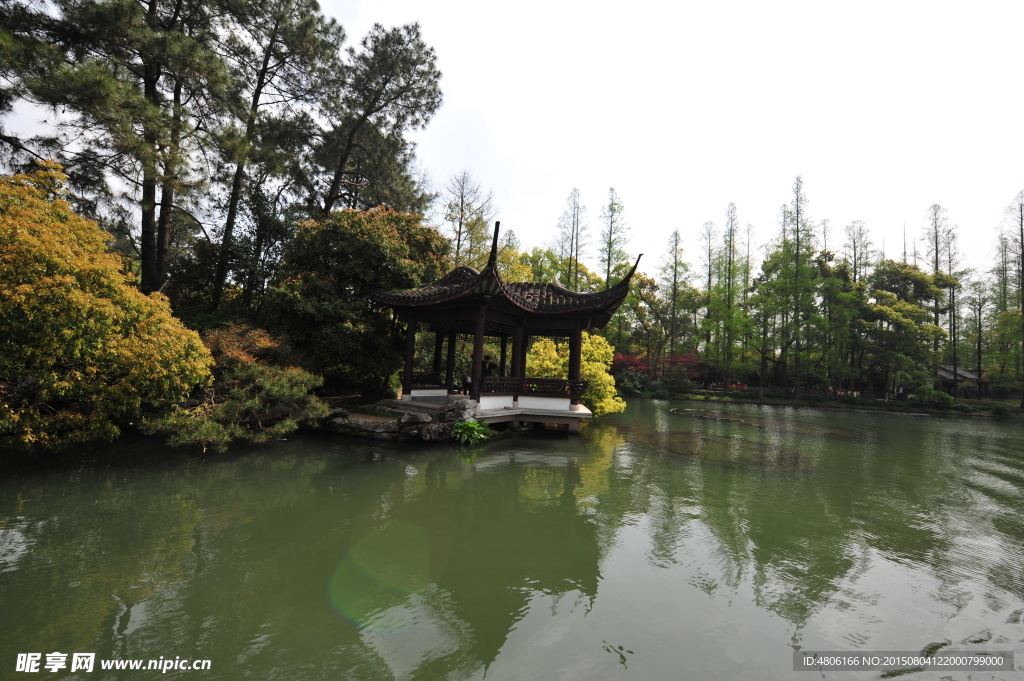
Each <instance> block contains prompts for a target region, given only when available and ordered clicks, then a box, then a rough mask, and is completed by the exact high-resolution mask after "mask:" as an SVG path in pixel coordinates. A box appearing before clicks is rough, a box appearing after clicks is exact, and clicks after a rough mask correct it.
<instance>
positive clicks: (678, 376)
mask: <svg viewBox="0 0 1024 681" xmlns="http://www.w3.org/2000/svg"><path fill="white" fill-rule="evenodd" d="M661 387H662V389H663V390H665V392H668V393H670V394H673V395H680V394H683V393H688V392H692V391H694V390H696V389H697V384H696V383H694V382H693V380H691V379H690V376H689V373H688V370H687V368H686V367H685V366H683V365H681V364H679V365H675V366H670V367H669V368H667V369H665V372H664V373H663V374H662V376H661Z"/></svg>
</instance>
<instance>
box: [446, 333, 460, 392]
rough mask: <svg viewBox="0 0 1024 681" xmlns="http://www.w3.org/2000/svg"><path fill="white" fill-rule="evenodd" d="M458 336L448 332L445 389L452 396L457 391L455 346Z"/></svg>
mask: <svg viewBox="0 0 1024 681" xmlns="http://www.w3.org/2000/svg"><path fill="white" fill-rule="evenodd" d="M456 340H457V339H456V334H455V332H454V331H449V332H448V362H447V363H446V366H445V373H444V387H445V388H446V389H447V390H448V394H449V395H451V394H452V390H454V389H455V345H456Z"/></svg>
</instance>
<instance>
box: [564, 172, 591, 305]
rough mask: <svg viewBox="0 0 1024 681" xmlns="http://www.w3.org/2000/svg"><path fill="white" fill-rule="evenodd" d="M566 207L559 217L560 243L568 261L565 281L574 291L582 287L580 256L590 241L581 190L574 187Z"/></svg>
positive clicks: (585, 208)
mask: <svg viewBox="0 0 1024 681" xmlns="http://www.w3.org/2000/svg"><path fill="white" fill-rule="evenodd" d="M566 204H567V205H566V208H565V211H564V212H563V213H562V215H561V216H560V217H559V218H558V244H559V252H560V255H561V257H562V258H563V259H564V260H565V262H566V270H565V280H566V281H565V283H566V284H568V286H569V288H571V289H572V290H573V291H579V290H580V288H579V286H580V266H581V265H580V258H581V257H582V256H583V254H584V253H585V250H584V249H585V248H586V247H587V244H588V242H589V241H590V239H589V237H588V236H587V230H588V229H589V225H588V224H587V207H586V206H584V205H582V204H580V190H579V189H577V188H576V187H573V189H572V191H571V192H570V193H569V198H568V199H567V200H566Z"/></svg>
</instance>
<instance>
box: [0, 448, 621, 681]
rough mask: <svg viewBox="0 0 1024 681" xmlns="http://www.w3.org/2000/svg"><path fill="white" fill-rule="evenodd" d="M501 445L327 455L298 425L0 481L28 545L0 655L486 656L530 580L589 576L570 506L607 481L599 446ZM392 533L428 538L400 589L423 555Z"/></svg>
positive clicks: (421, 670) (309, 660) (459, 659)
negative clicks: (267, 445)
mask: <svg viewBox="0 0 1024 681" xmlns="http://www.w3.org/2000/svg"><path fill="white" fill-rule="evenodd" d="M318 446H325V445H324V444H323V443H320V445H318ZM282 450H283V451H282ZM511 454H512V455H511V456H509V455H508V453H506V454H496V455H488V456H486V457H484V458H482V459H480V460H477V461H476V462H473V463H465V462H462V461H460V460H459V459H458V458H457V457H456V456H454V455H452V454H450V453H448V452H444V451H438V450H429V451H425V452H422V453H419V454H417V453H416V452H406V453H403V454H400V455H398V454H387V453H386V452H384V455H383V456H382V450H381V449H379V448H376V447H372V446H362V445H354V446H350V447H345V448H344V451H343V452H339V453H338V454H337V455H334V456H326V457H325V456H321V455H307V454H304V453H303V452H302V447H301V443H299V442H296V444H295V445H294V446H291V447H289V446H287V445H282V446H281V448H280V449H275V451H274V453H273V454H269V453H265V452H256V453H253V454H252V455H249V456H237V455H236V456H235V457H234V458H224V459H222V460H220V461H214V462H206V463H199V462H196V461H192V460H188V459H182V460H180V461H177V462H175V463H171V464H168V465H166V466H164V467H163V468H162V469H156V470H154V469H152V468H145V467H132V466H124V465H115V466H111V467H110V468H108V469H106V470H102V471H95V470H94V472H92V473H89V472H86V471H84V470H83V471H76V472H75V473H74V475H73V477H69V476H68V474H67V471H65V472H63V473H59V474H46V473H37V474H35V476H34V477H33V478H32V479H31V481H30V482H29V484H12V483H11V482H10V481H8V482H7V483H5V484H3V485H0V519H4V520H3V522H4V523H6V525H5V529H7V530H14V529H17V531H18V533H19V536H21V537H24V548H23V549H21V553H20V554H19V555H18V556H16V557H13V558H11V561H10V562H7V563H4V564H3V565H4V566H6V567H7V570H6V571H3V572H0V610H2V611H3V612H4V624H3V625H2V627H0V628H2V629H3V633H4V634H5V636H4V637H3V642H2V643H0V647H2V649H3V650H2V651H0V657H3V658H13V657H14V655H15V654H16V653H17V652H25V651H33V650H35V651H40V652H51V651H54V650H60V651H62V652H64V651H67V652H73V651H86V652H97V653H99V655H100V657H138V658H156V657H159V656H161V655H162V656H167V655H168V654H169V655H171V656H174V655H181V656H182V657H201V658H210V659H212V660H214V664H213V674H214V676H213V678H218V677H219V678H235V677H237V676H238V674H239V673H241V671H242V670H248V671H249V672H250V673H251V672H252V670H258V669H263V670H271V669H273V670H274V672H275V673H276V674H279V675H281V676H287V677H289V678H299V677H300V676H303V675H304V674H306V673H307V672H309V671H310V670H319V671H322V672H323V673H330V672H332V671H333V672H334V673H336V674H337V675H339V676H345V675H348V676H352V677H353V678H393V677H399V676H401V677H409V678H437V677H443V676H447V675H448V674H450V673H456V672H457V673H459V674H466V673H470V672H472V671H474V670H477V669H479V668H481V667H486V666H487V665H489V664H490V663H492V662H493V661H494V659H495V658H496V657H497V655H498V652H499V651H500V650H501V648H502V646H503V645H504V643H505V640H506V637H507V636H508V634H509V632H510V631H511V630H512V629H513V628H514V626H515V624H516V622H518V621H519V620H520V619H521V618H522V617H523V616H524V615H525V614H526V612H528V611H529V609H530V607H531V601H532V600H533V599H535V598H536V597H537V596H538V595H544V594H548V595H562V594H570V595H572V596H573V598H574V599H575V600H577V601H582V602H583V606H582V607H586V606H585V604H586V603H587V602H589V601H592V599H593V598H594V597H595V596H596V593H597V583H598V577H599V574H598V559H599V549H598V541H597V528H596V524H595V522H594V521H593V519H592V518H590V517H588V515H587V513H586V512H581V508H582V504H584V503H593V501H594V499H596V498H597V495H599V494H600V493H601V492H602V491H603V488H602V487H601V479H602V476H601V473H600V472H599V471H595V466H594V463H593V462H591V461H589V460H584V461H583V462H582V463H580V462H578V461H577V460H576V459H575V458H573V457H570V458H566V457H564V456H560V455H556V456H551V457H537V458H535V459H534V460H528V458H524V457H522V456H520V457H516V456H515V452H511ZM583 459H587V457H585V456H584V457H583ZM610 463H611V457H610V455H609V456H607V457H606V458H605V460H604V462H603V465H606V466H607V465H610ZM606 478H607V476H604V479H605V480H606ZM581 500H583V501H581ZM584 510H585V509H584ZM394 528H399V530H398V531H397V534H392V535H388V534H387V533H388V532H395V530H394ZM403 528H404V529H403ZM381 533H384V534H381ZM403 533H404V534H403ZM403 537H405V538H408V537H421V538H422V545H423V546H424V547H426V548H425V552H426V555H427V559H426V561H425V562H424V567H423V571H424V572H425V573H426V574H424V575H423V578H424V580H425V581H424V582H423V584H421V585H419V586H417V587H416V588H415V590H412V588H411V587H410V592H408V593H406V592H404V591H403V588H404V587H403V585H409V584H413V585H416V584H418V582H416V580H415V579H413V577H415V575H410V574H398V575H397V576H396V575H395V574H392V573H393V572H394V568H395V566H398V568H399V569H400V570H401V569H406V572H409V571H414V570H415V569H417V568H415V565H416V561H410V560H408V553H409V544H408V543H406V544H404V545H394V544H393V543H389V541H387V540H390V539H392V538H397V539H401V538H403ZM374 538H376V539H374ZM381 539H383V541H381ZM360 552H361V553H360ZM355 554H358V555H357V557H358V558H359V560H360V561H361V563H360V564H359V565H356V566H355V568H354V570H355V571H350V572H352V574H355V572H358V571H362V572H363V573H366V575H367V576H368V577H367V578H368V583H369V584H370V586H371V588H369V589H362V590H361V591H360V593H359V594H357V595H356V597H355V598H349V597H348V596H346V595H345V594H341V595H340V596H339V594H336V593H330V592H329V588H328V587H329V584H331V583H332V579H336V576H337V575H338V574H339V571H340V572H341V573H343V574H342V580H341V582H339V583H340V584H341V588H342V590H343V589H344V587H345V581H344V580H345V578H346V574H348V573H344V569H343V568H344V565H345V561H346V560H349V559H350V557H351V556H352V555H355ZM12 555H13V554H12ZM350 562H351V561H350ZM403 565H404V566H405V568H402V566H403ZM410 566H412V567H410ZM389 570H391V572H392V573H389ZM410 579H411V580H412V581H408V580H410ZM403 580H406V581H404V582H403ZM336 596H337V598H335V597H336ZM332 599H334V600H335V601H336V602H334V603H332V602H331V601H332ZM346 599H348V601H346ZM349 601H351V602H349ZM15 623H16V624H15ZM424 627H425V628H424ZM424 631H425V632H426V633H427V634H428V635H427V636H426V638H423V637H421V636H420V634H422V633H423V632H424ZM410 632H415V635H414V636H409V635H408V634H409V633H410ZM416 638H420V639H422V640H421V641H420V643H418V644H413V643H411V641H412V640H413V639H416ZM423 640H426V641H432V642H433V644H432V645H430V646H429V649H424V648H423V647H422V646H423ZM410 646H411V647H410ZM417 646H419V647H417Z"/></svg>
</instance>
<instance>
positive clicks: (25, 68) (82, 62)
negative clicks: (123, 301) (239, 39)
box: [4, 0, 227, 291]
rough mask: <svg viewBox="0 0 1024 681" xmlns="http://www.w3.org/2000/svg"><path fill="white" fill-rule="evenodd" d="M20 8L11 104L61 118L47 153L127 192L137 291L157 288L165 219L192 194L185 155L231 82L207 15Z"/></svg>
mask: <svg viewBox="0 0 1024 681" xmlns="http://www.w3.org/2000/svg"><path fill="white" fill-rule="evenodd" d="M18 5H19V8H20V11H18V12H15V14H16V15H17V17H18V19H19V20H18V21H17V24H16V25H15V26H13V29H14V31H13V33H15V34H16V37H15V39H14V40H12V41H11V43H10V44H12V45H13V47H14V49H12V50H11V52H10V53H9V54H8V55H7V58H5V59H4V61H5V65H6V66H8V67H11V65H12V64H17V66H16V67H11V70H12V71H13V73H14V74H16V77H17V79H18V82H19V90H18V94H19V95H20V96H23V97H25V98H26V99H28V100H29V101H32V102H34V103H37V104H39V105H42V106H46V107H51V108H53V109H60V110H61V111H62V112H63V116H64V118H63V120H62V122H61V123H60V125H59V129H60V131H61V132H62V133H64V134H63V135H62V136H58V137H57V138H53V139H51V141H50V142H49V143H48V146H49V147H51V148H53V147H58V148H59V147H64V148H65V151H64V155H65V156H68V157H70V158H71V159H72V161H73V162H74V161H78V160H84V161H86V162H87V163H88V164H91V166H92V168H93V172H94V177H93V179H92V180H91V182H92V184H93V185H95V186H97V187H98V186H100V185H106V181H105V178H104V175H105V174H106V173H110V174H112V175H113V176H114V177H116V178H117V179H118V180H119V181H120V182H121V183H122V184H124V185H125V186H126V187H127V188H128V194H129V196H130V197H131V198H132V200H133V201H135V205H136V206H137V208H138V210H139V212H140V217H141V220H140V233H139V242H138V244H137V248H138V257H139V259H140V263H141V279H142V289H143V290H144V291H153V290H156V289H157V288H158V287H159V286H160V285H161V283H162V277H163V272H162V271H161V267H162V263H165V262H166V250H167V248H168V245H167V233H168V232H167V229H168V224H169V220H170V211H171V210H172V209H173V208H175V207H176V206H177V205H178V204H177V198H176V197H177V195H178V194H180V192H181V190H182V189H183V188H184V187H186V186H187V185H188V181H187V178H188V175H189V170H190V165H191V164H190V162H189V159H188V157H189V151H188V149H187V146H186V145H188V144H190V143H192V142H194V141H196V140H197V139H199V138H200V137H202V136H203V135H204V134H206V133H208V132H209V130H210V127H211V125H212V124H211V120H212V117H214V116H216V114H217V112H218V111H219V110H221V108H222V104H223V93H224V91H225V86H226V84H227V76H226V70H225V68H224V64H223V61H222V60H221V58H220V56H219V55H218V54H217V51H216V50H215V49H214V47H213V44H214V42H215V35H216V32H217V27H216V25H215V23H216V22H215V16H214V12H213V11H212V10H213V7H212V6H211V5H209V4H208V3H204V2H200V1H199V0H175V2H167V1H166V0H165V1H164V2H161V0H147V2H145V3H137V2H130V1H129V0H112V1H109V2H100V1H98V0H85V1H83V2H77V1H73V0H58V1H57V2H55V3H54V4H53V6H52V9H53V11H52V12H51V8H50V6H46V7H44V6H41V5H40V6H37V5H35V4H30V3H27V2H25V3H19V4H18ZM43 46H47V47H45V49H44V47H43ZM5 70H6V69H5ZM44 146H47V145H46V144H44ZM161 189H162V190H163V192H164V195H163V196H161V197H160V198H159V199H158V192H160V191H161ZM158 208H160V210H161V217H162V216H163V214H164V213H165V212H166V215H167V218H166V219H158ZM158 223H162V228H163V234H162V235H161V234H159V233H158V232H159V229H160V227H161V224H158ZM161 237H162V238H161Z"/></svg>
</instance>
